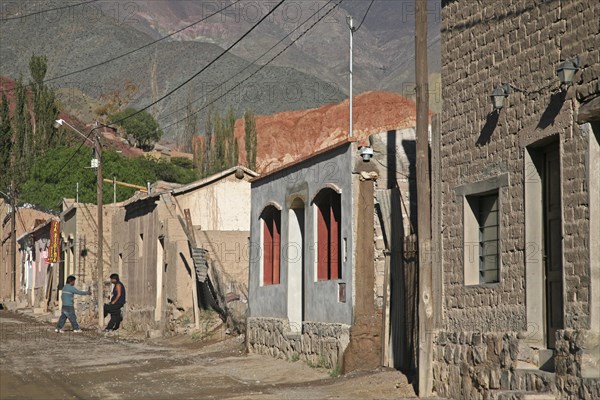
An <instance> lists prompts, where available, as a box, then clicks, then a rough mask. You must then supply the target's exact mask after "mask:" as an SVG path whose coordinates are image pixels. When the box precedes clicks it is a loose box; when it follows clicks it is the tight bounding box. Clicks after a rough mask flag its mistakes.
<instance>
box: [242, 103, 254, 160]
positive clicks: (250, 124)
mask: <svg viewBox="0 0 600 400" xmlns="http://www.w3.org/2000/svg"><path fill="white" fill-rule="evenodd" d="M244 138H245V144H246V146H245V147H246V166H247V167H248V168H250V169H251V170H252V171H256V142H257V140H256V120H255V119H254V114H253V113H252V111H249V110H248V111H246V112H245V113H244Z"/></svg>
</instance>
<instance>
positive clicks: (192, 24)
mask: <svg viewBox="0 0 600 400" xmlns="http://www.w3.org/2000/svg"><path fill="white" fill-rule="evenodd" d="M94 1H98V0H94ZM240 1H242V0H235V1H234V2H233V3H231V4H229V5H228V6H226V7H223V8H221V9H220V10H218V11H215V12H214V13H212V14H210V15H207V16H206V17H204V18H202V19H199V20H198V21H195V22H193V23H191V24H189V25H186V26H184V27H183V28H181V29H178V30H176V31H174V32H172V33H170V34H168V35H166V36H163V37H161V38H159V39H157V40H154V41H152V42H150V43H146V44H145V45H143V46H141V47H138V48H136V49H133V50H130V51H128V52H126V53H123V54H121V55H118V56H116V57H113V58H109V59H108V60H105V61H102V62H100V63H97V64H94V65H90V66H88V67H85V68H82V69H78V70H76V71H71V72H67V73H66V74H62V75H58V76H54V77H52V78H48V79H45V80H44V81H43V83H48V82H52V81H55V80H58V79H62V78H66V77H68V76H71V75H75V74H79V73H81V72H85V71H89V70H90V69H94V68H96V67H100V66H102V65H106V64H108V63H111V62H113V61H116V60H118V59H121V58H123V57H127V56H129V55H131V54H133V53H136V52H138V51H140V50H143V49H145V48H147V47H150V46H152V45H155V44H156V43H158V42H161V41H163V40H165V39H168V38H170V37H172V36H175V35H177V34H178V33H181V32H182V31H184V30H186V29H189V28H191V27H192V26H194V25H198V24H199V23H201V22H204V21H206V20H207V19H209V18H211V17H213V16H215V15H217V14H219V13H221V12H223V11H225V10H227V9H228V8H230V7H233V6H234V5H236V4H237V3H239V2H240ZM25 86H27V87H28V86H32V84H29V85H25ZM11 90H14V89H11Z"/></svg>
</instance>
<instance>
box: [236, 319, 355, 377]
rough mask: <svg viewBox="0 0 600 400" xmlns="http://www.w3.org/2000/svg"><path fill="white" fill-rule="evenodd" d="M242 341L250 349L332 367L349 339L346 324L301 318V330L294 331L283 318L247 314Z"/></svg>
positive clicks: (277, 356) (340, 361)
mask: <svg viewBox="0 0 600 400" xmlns="http://www.w3.org/2000/svg"><path fill="white" fill-rule="evenodd" d="M246 341H247V347H248V351H249V352H251V353H258V354H264V355H270V356H272V357H276V358H281V359H286V360H293V359H300V360H304V361H307V362H309V363H311V364H313V365H319V366H322V367H325V368H336V367H341V363H342V358H343V354H344V350H345V349H346V347H347V346H348V343H349V342H350V326H348V325H344V324H329V323H322V322H304V323H303V329H302V333H301V334H294V333H292V332H291V330H290V326H289V322H288V321H287V320H286V319H279V318H248V326H247V330H246Z"/></svg>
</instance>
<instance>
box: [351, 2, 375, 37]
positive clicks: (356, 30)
mask: <svg viewBox="0 0 600 400" xmlns="http://www.w3.org/2000/svg"><path fill="white" fill-rule="evenodd" d="M373 3H375V0H371V4H369V7H367V11H366V12H365V15H363V19H362V21H360V24H359V25H358V27H357V28H356V29H355V30H354V32H355V33H356V32H358V30H359V29H360V27H361V26H362V24H363V22H365V19H366V18H367V15H368V14H369V10H370V9H371V6H372V5H373Z"/></svg>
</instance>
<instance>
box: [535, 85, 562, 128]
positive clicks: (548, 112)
mask: <svg viewBox="0 0 600 400" xmlns="http://www.w3.org/2000/svg"><path fill="white" fill-rule="evenodd" d="M566 96H567V91H566V90H561V91H560V92H556V93H553V94H552V96H550V103H549V104H548V107H546V109H545V110H544V113H543V114H542V116H541V117H540V121H539V122H538V124H537V129H546V128H547V127H549V126H550V125H553V124H554V120H555V119H556V117H557V116H558V114H560V110H561V109H562V106H563V104H564V103H565V98H566Z"/></svg>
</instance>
